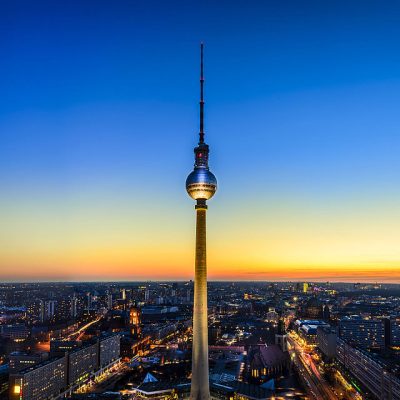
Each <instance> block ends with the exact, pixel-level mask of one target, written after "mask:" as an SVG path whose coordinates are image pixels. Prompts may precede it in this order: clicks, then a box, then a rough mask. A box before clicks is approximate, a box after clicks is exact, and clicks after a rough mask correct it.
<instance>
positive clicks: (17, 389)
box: [14, 385, 21, 394]
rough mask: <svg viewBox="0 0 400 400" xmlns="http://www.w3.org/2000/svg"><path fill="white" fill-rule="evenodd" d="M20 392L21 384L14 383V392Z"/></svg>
mask: <svg viewBox="0 0 400 400" xmlns="http://www.w3.org/2000/svg"><path fill="white" fill-rule="evenodd" d="M20 393H21V386H19V385H15V386H14V394H20Z"/></svg>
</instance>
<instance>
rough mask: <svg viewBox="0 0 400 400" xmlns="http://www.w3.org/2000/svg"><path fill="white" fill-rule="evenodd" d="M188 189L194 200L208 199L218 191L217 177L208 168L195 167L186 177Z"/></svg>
mask: <svg viewBox="0 0 400 400" xmlns="http://www.w3.org/2000/svg"><path fill="white" fill-rule="evenodd" d="M186 191H187V192H188V194H189V196H190V197H191V198H192V199H193V200H208V199H211V197H213V196H214V194H215V192H216V191H217V178H216V177H215V176H214V174H213V173H212V172H211V171H210V170H209V169H208V168H201V167H200V168H195V169H194V170H193V171H192V172H191V173H190V174H189V176H188V177H187V179H186Z"/></svg>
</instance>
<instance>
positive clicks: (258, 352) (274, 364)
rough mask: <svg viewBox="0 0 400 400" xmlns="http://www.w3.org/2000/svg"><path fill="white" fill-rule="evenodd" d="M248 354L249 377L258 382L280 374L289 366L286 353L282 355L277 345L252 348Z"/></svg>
mask: <svg viewBox="0 0 400 400" xmlns="http://www.w3.org/2000/svg"><path fill="white" fill-rule="evenodd" d="M248 353H249V366H250V371H251V377H252V378H253V379H255V380H257V381H259V382H265V381H267V380H269V379H271V377H273V376H275V375H278V374H282V372H283V371H284V370H285V369H286V368H287V367H288V365H289V356H288V353H287V352H286V353H284V352H283V351H282V350H281V348H280V347H279V346H277V345H270V346H266V345H259V346H252V347H251V348H250V349H249V352H248Z"/></svg>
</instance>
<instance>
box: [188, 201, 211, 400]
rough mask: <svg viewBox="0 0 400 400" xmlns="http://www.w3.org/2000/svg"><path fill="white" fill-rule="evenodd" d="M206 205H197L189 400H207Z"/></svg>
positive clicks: (208, 394) (208, 390)
mask: <svg viewBox="0 0 400 400" xmlns="http://www.w3.org/2000/svg"><path fill="white" fill-rule="evenodd" d="M206 212H207V206H206V204H205V202H198V204H197V205H196V261H195V278H194V306H193V346H192V351H193V353H192V384H191V390H190V399H191V400H209V399H210V389H209V380H208V310H207V260H206Z"/></svg>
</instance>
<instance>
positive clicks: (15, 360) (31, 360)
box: [9, 351, 46, 374]
mask: <svg viewBox="0 0 400 400" xmlns="http://www.w3.org/2000/svg"><path fill="white" fill-rule="evenodd" d="M45 358H46V357H45V353H39V354H29V353H25V352H19V351H16V352H13V353H11V354H10V355H9V371H10V374H13V373H15V372H19V371H22V370H23V369H26V368H30V367H32V366H33V365H35V364H39V363H41V362H43V361H44V360H45Z"/></svg>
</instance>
